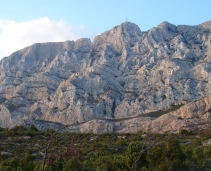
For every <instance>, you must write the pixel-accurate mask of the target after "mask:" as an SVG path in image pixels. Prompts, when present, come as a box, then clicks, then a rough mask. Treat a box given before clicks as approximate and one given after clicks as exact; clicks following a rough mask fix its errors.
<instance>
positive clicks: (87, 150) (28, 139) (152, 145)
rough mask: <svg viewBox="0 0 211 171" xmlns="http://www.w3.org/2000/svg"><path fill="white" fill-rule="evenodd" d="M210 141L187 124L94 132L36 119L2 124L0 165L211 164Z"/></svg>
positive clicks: (173, 170)
mask: <svg viewBox="0 0 211 171" xmlns="http://www.w3.org/2000/svg"><path fill="white" fill-rule="evenodd" d="M143 135H144V136H143ZM210 142H211V134H210V133H207V132H202V131H201V132H190V131H187V130H185V129H182V130H180V132H179V133H178V134H152V133H147V134H146V133H143V132H141V131H139V132H138V133H137V134H116V133H107V134H102V135H96V134H93V133H87V134H85V133H57V132H55V131H53V130H48V131H46V132H41V131H38V130H37V128H36V127H35V126H34V125H32V126H31V127H30V129H25V128H23V127H21V126H17V127H15V128H13V129H10V130H7V129H3V128H0V153H1V155H0V170H1V171H41V170H42V166H44V167H43V168H44V169H43V170H44V171H131V170H133V171H183V170H193V171H194V170H197V171H198V170H211V143H210ZM46 153H47V155H45V154H46Z"/></svg>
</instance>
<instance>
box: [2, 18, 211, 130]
mask: <svg viewBox="0 0 211 171" xmlns="http://www.w3.org/2000/svg"><path fill="white" fill-rule="evenodd" d="M210 73H211V22H210V21H208V22H205V23H203V24H200V25H197V26H186V25H178V26H175V25H172V24H170V23H168V22H163V23H161V24H160V25H158V26H157V27H154V28H152V29H150V30H148V31H146V32H142V31H141V30H140V29H139V27H138V26H137V25H135V24H133V23H130V22H125V23H122V24H121V25H119V26H116V27H114V28H113V29H111V30H109V31H107V32H105V33H102V34H101V35H99V36H97V37H95V39H94V42H93V43H92V42H91V41H90V39H85V38H83V39H79V40H77V41H75V42H74V41H67V42H58V43H42V44H34V45H32V46H29V47H26V48H24V49H22V50H20V51H17V52H15V53H13V54H12V55H10V56H9V57H6V58H4V59H2V60H1V61H0V126H1V127H8V126H9V125H16V124H20V123H21V124H24V123H29V122H31V123H32V122H33V123H38V122H39V121H50V122H56V123H61V124H64V125H72V124H78V123H84V122H87V121H90V120H93V119H96V120H94V121H90V122H96V124H94V123H90V129H88V127H89V126H83V128H84V129H85V128H87V130H91V127H92V126H94V125H98V126H99V127H100V125H101V127H103V126H102V125H104V126H105V127H106V128H105V130H107V131H109V130H110V129H111V130H113V131H114V130H118V129H119V130H122V131H125V132H127V131H129V132H134V130H136V129H137V130H138V129H139V128H140V129H142V130H145V128H146V130H147V129H148V128H149V129H150V130H153V129H151V128H150V123H151V122H154V121H152V120H154V119H155V118H154V119H153V118H151V117H150V118H145V117H140V118H133V119H131V120H127V121H122V123H121V122H118V124H120V126H119V127H118V124H117V126H116V127H115V126H114V124H111V121H108V119H111V120H113V119H126V118H130V117H136V116H140V115H142V116H145V115H146V114H148V113H150V112H155V111H165V110H168V109H171V108H174V107H175V106H178V107H179V106H180V105H185V104H187V103H188V104H189V103H191V102H194V101H198V100H200V99H204V98H205V97H208V96H210V95H211V87H210V85H211V75H210ZM199 105H201V104H199ZM185 106H186V105H185ZM182 109H184V107H181V108H180V109H179V110H178V111H180V112H179V113H180V114H179V115H178V116H175V117H176V118H178V117H182V118H184V119H185V118H189V119H191V118H196V117H195V115H194V114H193V113H194V112H192V113H191V114H188V112H186V111H185V110H184V111H185V112H181V110H182ZM178 111H177V112H178ZM190 111H191V110H190ZM171 112H173V109H172V111H171ZM174 112H176V111H174ZM204 112H205V113H206V112H208V110H204ZM205 113H200V114H197V116H198V115H200V117H201V116H202V115H204V114H205ZM177 114H178V113H177ZM193 115H194V117H193ZM165 116H166V115H163V116H161V117H159V118H156V120H158V119H160V122H156V123H158V125H159V124H160V125H163V124H164V125H165V123H164V122H163V123H161V122H162V119H163V121H164V120H165V119H164V117H165ZM168 116H169V115H168ZM171 116H172V117H174V115H173V114H171ZM204 117H205V116H204ZM99 118H100V119H101V120H99ZM208 118H209V114H208ZM97 119H98V120H97ZM102 119H105V120H102ZM143 120H144V121H143ZM123 122H124V123H123ZM126 122H127V123H128V122H132V123H135V125H136V126H134V127H131V129H129V128H128V127H127V130H124V129H123V127H124V126H123V127H121V125H127V124H126ZM143 122H144V123H146V124H148V126H147V125H146V124H143ZM179 122H180V121H179ZM42 123H43V124H44V125H46V122H42ZM88 123H89V122H87V123H84V124H86V125H88ZM103 123H104V124H103ZM112 123H114V122H112ZM115 123H116V122H115ZM39 124H41V122H39ZM52 124H53V123H52ZM84 124H80V125H84ZM106 124H107V125H106ZM109 124H110V125H109ZM53 125H54V124H53ZM144 125H145V126H144ZM98 126H96V128H97V127H98ZM120 127H121V129H120ZM83 128H80V129H81V130H79V131H85V130H83ZM103 128H104V127H103ZM71 129H72V127H71V128H70V130H71ZM78 129H79V128H78V127H77V130H78ZM93 129H95V128H92V130H93ZM167 130H168V131H169V130H170V129H167ZM170 131H171V130H170ZM96 132H97V131H96ZM102 132H103V131H102ZM104 132H105V131H104Z"/></svg>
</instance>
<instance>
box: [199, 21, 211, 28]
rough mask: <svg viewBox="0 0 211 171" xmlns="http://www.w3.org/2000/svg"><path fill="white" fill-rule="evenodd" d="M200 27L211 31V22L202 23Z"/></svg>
mask: <svg viewBox="0 0 211 171" xmlns="http://www.w3.org/2000/svg"><path fill="white" fill-rule="evenodd" d="M200 25H201V26H203V27H205V28H209V29H211V20H209V21H206V22H204V23H202V24H200Z"/></svg>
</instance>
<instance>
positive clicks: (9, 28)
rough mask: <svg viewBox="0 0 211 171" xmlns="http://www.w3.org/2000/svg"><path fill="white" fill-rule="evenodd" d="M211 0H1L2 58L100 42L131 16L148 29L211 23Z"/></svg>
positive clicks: (139, 24)
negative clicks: (39, 47)
mask: <svg viewBox="0 0 211 171" xmlns="http://www.w3.org/2000/svg"><path fill="white" fill-rule="evenodd" d="M210 7H211V1H209V0H201V1H198V0H160V1H159V0H130V1H129V0H121V1H120V0H112V1H111V0H74V1H73V0H52V1H50V0H36V1H30V0H8V1H4V0H0V58H2V57H4V56H7V55H10V54H11V53H12V52H13V51H15V50H19V49H21V48H23V47H25V46H29V45H31V44H33V43H35V42H48V41H65V40H76V39H78V38H80V37H90V38H91V39H93V38H94V36H96V35H97V34H100V33H102V32H104V31H106V30H108V29H111V28H112V27H114V26H116V25H119V24H121V23H122V22H124V21H125V20H126V18H128V20H129V21H131V22H133V23H136V24H137V25H138V26H139V27H140V29H141V30H143V31H146V30H148V29H150V28H152V27H154V26H157V25H158V24H159V23H161V22H163V21H168V22H170V23H172V24H175V25H178V24H186V25H197V24H200V23H202V22H205V21H208V20H211V12H210Z"/></svg>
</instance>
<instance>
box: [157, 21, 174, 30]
mask: <svg viewBox="0 0 211 171" xmlns="http://www.w3.org/2000/svg"><path fill="white" fill-rule="evenodd" d="M157 28H161V29H164V30H167V29H170V30H175V29H176V26H175V25H174V24H171V23H169V22H168V21H164V22H162V23H160V24H159V25H158V26H157Z"/></svg>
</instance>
